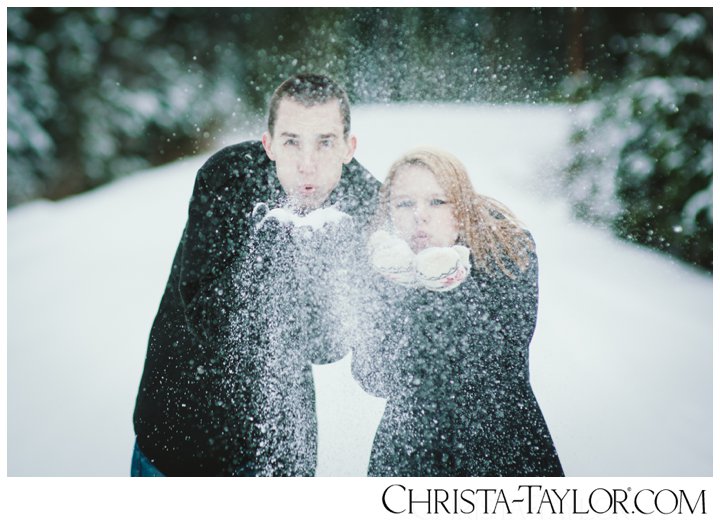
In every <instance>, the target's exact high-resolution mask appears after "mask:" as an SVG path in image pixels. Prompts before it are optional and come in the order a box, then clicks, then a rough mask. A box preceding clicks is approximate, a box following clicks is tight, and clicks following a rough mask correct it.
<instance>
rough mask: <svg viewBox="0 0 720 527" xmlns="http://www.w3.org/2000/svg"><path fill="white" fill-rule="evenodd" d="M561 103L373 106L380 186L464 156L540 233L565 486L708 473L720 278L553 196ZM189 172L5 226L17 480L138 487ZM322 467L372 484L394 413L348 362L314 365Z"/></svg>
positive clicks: (367, 160) (478, 177)
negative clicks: (381, 429) (441, 155)
mask: <svg viewBox="0 0 720 527" xmlns="http://www.w3.org/2000/svg"><path fill="white" fill-rule="evenodd" d="M568 117H569V116H568V110H567V109H565V108H563V107H555V108H553V107H514V108H489V107H481V106H463V107H451V106H437V107H427V106H425V107H419V106H412V105H408V106H400V105H397V106H389V107H361V108H357V109H356V110H355V113H354V114H353V118H354V122H353V128H354V131H355V132H356V133H357V134H358V136H359V140H360V146H359V148H358V152H357V157H358V159H359V160H360V161H361V162H362V163H364V164H365V165H366V166H367V167H368V168H369V169H371V170H372V171H373V172H374V173H375V174H376V175H378V176H380V177H382V176H384V172H385V170H386V169H387V167H388V166H389V164H390V163H391V161H393V160H394V159H395V158H396V157H398V156H399V154H401V153H402V152H403V151H404V150H406V149H408V148H411V147H413V146H416V145H419V144H426V145H435V146H439V147H443V148H446V149H448V150H450V151H452V152H453V153H455V154H456V155H457V156H458V157H459V158H460V159H461V160H462V161H463V162H464V163H465V164H466V166H468V168H469V169H470V171H471V173H472V174H473V177H474V181H475V184H476V188H477V190H478V191H480V192H482V193H484V194H488V195H491V196H493V197H496V198H498V199H500V200H501V201H504V202H505V203H506V204H507V205H508V206H510V208H511V209H513V210H514V211H515V212H516V213H517V214H518V215H519V216H520V217H521V218H522V219H523V220H524V221H525V223H526V224H527V226H528V227H529V228H530V230H531V231H532V232H533V234H534V236H535V239H536V241H537V244H538V253H539V258H540V288H541V293H540V312H539V318H538V328H537V331H536V334H535V338H534V340H533V344H532V347H531V378H532V381H533V386H534V388H535V392H536V394H537V396H538V399H539V401H540V404H541V407H542V408H543V411H544V413H545V416H546V419H547V421H548V424H549V426H550V429H551V431H552V433H553V436H554V438H555V442H556V445H557V448H558V451H559V454H560V457H561V460H562V461H563V464H564V466H565V469H566V472H567V473H568V475H573V476H584V475H594V476H604V475H614V476H654V475H665V476H683V475H692V476H707V475H711V473H712V280H711V278H710V277H708V276H706V275H704V274H701V273H699V272H697V271H695V270H693V269H691V268H690V267H688V266H686V265H683V264H680V263H678V262H676V261H674V260H672V259H669V258H667V257H664V256H662V255H658V254H656V253H652V252H650V251H647V250H644V249H641V248H638V247H635V246H631V245H628V244H625V243H623V242H620V241H617V240H615V239H613V238H612V237H611V236H609V235H608V234H606V233H604V232H602V231H600V230H598V229H595V228H591V227H588V226H584V225H580V224H577V223H575V222H573V221H571V220H570V219H569V216H568V213H567V210H566V207H565V206H564V205H563V203H562V202H561V201H560V200H558V199H554V198H552V197H550V196H551V194H552V192H553V189H556V190H557V188H556V185H555V184H553V183H552V181H553V180H552V178H551V174H552V171H553V170H556V169H557V164H558V162H559V160H561V159H562V155H563V146H562V145H563V141H564V138H565V136H566V134H567V127H568V123H569V119H568ZM206 158H207V155H203V156H201V157H199V158H194V159H190V160H186V161H183V162H180V163H175V164H173V165H169V166H166V167H161V168H159V169H157V170H153V171H149V172H148V173H147V174H144V175H136V176H133V177H130V178H127V179H125V180H122V181H120V182H118V183H116V184H113V185H111V186H107V187H105V188H102V189H99V190H98V191H95V192H92V193H89V194H86V195H83V196H79V197H76V198H71V199H68V200H65V201H63V202H60V203H55V204H51V203H44V202H37V203H31V204H29V205H26V206H24V207H21V208H18V209H15V210H13V211H12V212H10V213H9V215H8V473H9V474H10V475H125V474H127V473H128V467H129V459H130V450H131V447H132V442H133V433H132V423H131V416H132V409H133V405H134V399H135V394H136V391H137V385H138V382H139V378H140V373H141V369H142V364H143V359H144V355H145V347H146V344H147V336H148V332H149V329H150V325H151V323H152V319H153V317H154V315H155V311H156V309H157V305H158V302H159V299H160V296H161V294H162V291H163V288H164V286H165V280H166V279H167V274H168V272H169V267H170V262H171V260H172V257H173V254H174V251H175V248H176V245H177V241H178V239H179V237H180V233H181V231H182V227H183V225H184V222H185V217H186V208H187V200H188V198H189V196H190V193H191V190H192V184H193V180H194V175H195V171H196V170H197V168H199V166H200V165H201V164H202V163H203V161H204V160H205V159H206ZM314 371H315V374H316V379H317V392H318V418H319V426H320V452H319V465H318V474H319V475H363V474H364V470H365V465H366V463H367V458H368V455H369V450H370V445H371V442H372V436H373V433H374V427H375V425H376V424H377V422H378V420H379V418H380V415H381V414H382V407H383V402H382V401H381V400H379V399H375V398H372V397H370V396H368V395H366V394H365V393H363V392H362V391H361V390H360V388H358V387H357V386H356V385H355V384H354V383H353V382H352V380H351V378H350V373H349V358H346V359H344V360H343V361H341V362H339V363H336V364H334V365H329V366H321V367H315V370H314Z"/></svg>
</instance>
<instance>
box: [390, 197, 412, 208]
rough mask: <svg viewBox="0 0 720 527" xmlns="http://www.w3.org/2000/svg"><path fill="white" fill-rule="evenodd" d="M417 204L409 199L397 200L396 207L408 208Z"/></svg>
mask: <svg viewBox="0 0 720 527" xmlns="http://www.w3.org/2000/svg"><path fill="white" fill-rule="evenodd" d="M414 205H415V204H414V203H413V202H412V201H411V200H409V199H403V200H400V201H396V202H395V208H396V209H408V208H411V207H413V206H414Z"/></svg>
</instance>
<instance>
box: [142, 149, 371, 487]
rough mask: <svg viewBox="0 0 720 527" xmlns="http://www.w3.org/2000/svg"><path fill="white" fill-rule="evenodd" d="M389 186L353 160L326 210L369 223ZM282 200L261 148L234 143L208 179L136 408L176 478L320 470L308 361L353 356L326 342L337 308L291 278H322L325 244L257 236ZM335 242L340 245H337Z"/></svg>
mask: <svg viewBox="0 0 720 527" xmlns="http://www.w3.org/2000/svg"><path fill="white" fill-rule="evenodd" d="M378 187H379V183H378V182H377V181H376V180H375V179H374V178H373V177H372V176H371V175H370V174H369V173H368V172H367V171H366V170H365V169H364V168H363V167H362V166H361V165H360V164H359V163H357V161H355V160H353V161H352V162H351V163H349V164H348V165H345V166H344V167H343V175H342V177H341V180H340V183H339V184H338V186H337V187H336V189H335V190H334V191H333V192H332V194H331V195H330V197H329V198H328V200H327V203H326V204H328V205H329V204H335V205H336V206H337V207H338V208H339V209H340V210H342V211H344V212H346V213H348V214H350V215H351V216H353V217H354V219H355V223H354V225H355V227H356V228H359V227H360V226H362V225H364V224H365V223H366V222H367V220H368V218H369V217H370V215H371V214H372V212H373V207H374V204H375V201H376V194H377V189H378ZM285 198H286V196H285V193H284V192H283V190H282V188H281V187H280V185H279V182H278V181H277V176H276V175H275V164H274V163H273V162H271V161H270V160H269V159H268V158H267V156H266V154H265V152H264V149H263V148H262V145H261V144H260V142H258V141H249V142H245V143H241V144H238V145H233V146H230V147H227V148H225V149H223V150H221V151H220V152H218V153H216V154H215V155H213V156H212V157H211V158H210V159H209V160H208V161H207V162H206V163H205V164H204V165H203V167H202V168H201V169H200V170H199V171H198V174H197V178H196V181H195V188H194V190H193V195H192V198H191V200H190V205H189V212H188V221H187V224H186V226H185V229H184V231H183V235H182V238H181V240H180V244H179V246H178V249H177V252H176V254H175V259H174V261H173V264H172V269H171V272H170V277H169V279H168V283H167V286H166V288H165V293H164V295H163V298H162V300H161V302H160V307H159V309H158V313H157V315H156V318H155V321H154V323H153V326H152V330H151V332H150V338H149V344H148V351H147V357H146V359H145V367H144V371H143V374H142V378H141V381H140V388H139V391H138V395H137V400H136V405H135V412H134V426H135V433H136V435H137V441H138V444H139V446H140V449H141V450H142V452H143V453H144V454H145V455H146V456H147V457H148V458H149V459H150V461H151V462H152V463H153V464H154V465H155V466H156V467H157V468H158V469H159V470H160V471H161V472H163V473H164V474H166V475H182V476H212V475H313V474H314V470H315V456H316V442H317V440H316V437H317V427H316V417H315V404H314V403H315V398H314V388H313V381H312V372H311V367H310V364H311V362H314V363H322V362H328V361H332V360H337V359H338V358H340V356H342V354H343V353H344V351H342V350H340V351H339V350H338V349H336V348H333V347H332V345H334V344H335V342H334V341H332V339H331V338H329V337H322V336H319V335H318V334H317V332H316V330H317V329H318V323H317V320H316V318H315V315H317V314H318V313H319V312H321V311H322V308H323V307H326V306H321V305H320V304H318V302H319V301H318V300H317V298H315V297H312V298H311V297H308V295H307V294H306V293H307V291H308V289H297V288H298V285H299V284H304V283H305V282H302V281H301V282H298V280H296V279H294V278H295V277H297V276H298V275H299V274H300V273H302V272H303V271H307V270H308V269H316V266H314V265H313V260H312V258H313V255H314V254H316V253H317V251H319V250H320V249H321V248H322V247H323V246H325V245H327V244H326V243H324V242H325V241H328V240H321V239H313V240H310V242H308V243H309V244H310V245H311V246H312V244H315V251H313V250H307V249H303V250H299V249H298V248H297V247H296V246H295V245H294V244H293V243H292V239H291V238H290V237H289V236H288V232H287V229H283V228H282V227H280V226H279V225H277V224H272V223H270V224H268V226H266V227H265V228H263V229H261V230H260V231H259V232H258V233H255V229H254V222H253V219H252V217H251V215H252V211H253V207H254V206H255V204H257V203H258V202H264V203H267V204H268V206H269V207H270V208H272V207H275V206H277V205H278V204H279V203H281V202H282V201H283V200H284V199H285ZM330 236H331V238H332V237H333V236H335V237H338V236H340V234H339V232H338V231H337V230H336V232H333V233H331V235H330ZM337 242H338V240H337V239H336V240H329V243H330V244H332V245H333V249H334V248H335V244H336V243H337ZM306 245H307V244H306ZM288 253H289V254H288ZM321 258H322V256H321ZM322 273H323V272H322V271H317V272H316V273H315V274H314V277H315V281H317V280H321V279H322ZM278 276H279V277H280V278H277V277H278ZM276 278H277V279H276ZM308 283H310V284H313V283H315V282H313V280H310V281H309V282H308ZM293 288H295V289H293ZM288 298H289V299H294V300H293V301H292V307H294V308H296V309H297V310H298V311H300V312H302V314H303V316H302V317H300V318H297V317H296V318H293V317H292V316H290V320H289V321H287V320H282V317H287V316H288V314H289V313H291V311H289V310H288V309H287V308H286V307H284V306H286V305H287V299H288ZM313 324H314V325H313ZM280 333H282V335H281V336H282V339H280V338H279V337H278V335H279V334H280ZM282 342H294V344H293V346H292V347H293V349H292V350H287V349H284V350H283V349H281V348H282V345H281V344H280V343H282ZM279 361H280V362H279ZM280 363H281V365H282V367H275V366H278V365H279V364H280ZM273 374H274V375H275V377H273ZM299 445H304V446H303V447H302V448H300V447H299Z"/></svg>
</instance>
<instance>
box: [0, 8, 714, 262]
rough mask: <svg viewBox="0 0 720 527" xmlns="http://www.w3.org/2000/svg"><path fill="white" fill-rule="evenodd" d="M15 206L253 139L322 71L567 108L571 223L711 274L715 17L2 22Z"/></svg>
mask: <svg viewBox="0 0 720 527" xmlns="http://www.w3.org/2000/svg"><path fill="white" fill-rule="evenodd" d="M7 20H8V52H7V54H8V57H7V60H8V76H7V78H8V187H7V188H8V195H7V199H8V207H13V206H16V205H18V204H21V203H23V202H26V201H29V200H33V199H38V198H46V199H60V198H63V197H65V196H69V195H72V194H76V193H78V192H83V191H85V190H89V189H92V188H95V187H97V186H98V185H101V184H103V183H106V182H108V181H111V180H113V179H116V178H119V177H122V176H123V175H127V174H129V173H132V172H133V171H136V170H137V169H140V168H143V167H147V166H153V165H158V164H162V163H166V162H168V161H171V160H174V159H177V158H180V157H183V156H187V155H193V154H196V153H198V152H201V151H204V150H207V149H210V148H212V147H214V146H215V144H216V143H217V142H218V141H220V140H221V139H222V137H223V136H227V135H229V134H230V133H232V132H235V131H238V130H244V131H247V130H252V131H255V130H256V131H258V132H259V131H261V129H262V120H263V118H264V115H265V107H266V104H267V101H268V99H269V96H270V94H271V92H272V90H273V89H274V87H275V86H276V85H277V84H278V83H279V82H280V81H282V80H283V79H284V78H286V77H288V76H289V75H291V74H293V73H297V72H301V71H320V72H324V73H326V74H328V75H330V76H332V77H334V78H336V79H337V80H338V81H340V82H341V83H343V84H344V85H345V86H346V87H347V89H348V91H349V93H350V97H351V101H352V102H353V103H355V104H357V103H391V102H397V101H431V102H478V103H492V104H506V103H531V104H545V103H566V104H573V105H576V106H577V115H578V120H577V123H576V125H575V129H574V132H573V135H572V140H571V143H572V144H571V153H572V156H571V159H570V160H569V162H568V164H567V166H566V167H565V169H564V170H563V171H562V173H561V174H558V177H559V178H560V179H561V180H562V182H563V187H564V188H566V189H568V191H569V199H570V200H571V203H572V204H573V208H574V210H575V212H576V214H577V216H578V217H579V218H582V219H583V220H585V221H592V222H596V223H598V224H599V225H603V226H607V227H608V228H611V229H612V230H613V231H614V232H615V233H616V234H617V235H619V236H621V237H624V238H627V239H629V240H632V241H634V242H638V243H642V244H645V245H648V246H651V247H654V248H658V249H661V250H663V251H666V252H668V253H671V254H674V255H676V256H678V257H680V258H682V259H684V260H686V261H689V262H692V263H695V264H697V265H699V266H701V267H703V268H705V269H709V270H711V269H712V9H711V8H702V9H701V8H662V9H648V8H612V9H610V8H579V9H574V8H542V9H540V8H522V9H520V8H252V9H250V8H105V7H100V8H8V10H7Z"/></svg>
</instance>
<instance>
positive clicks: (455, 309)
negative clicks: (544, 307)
mask: <svg viewBox="0 0 720 527" xmlns="http://www.w3.org/2000/svg"><path fill="white" fill-rule="evenodd" d="M531 256H532V258H531V265H530V267H529V268H528V270H527V271H526V272H524V273H523V272H521V271H520V270H519V269H517V268H513V271H514V272H515V273H517V279H511V278H508V277H507V276H506V275H504V274H499V271H498V272H496V273H494V274H492V273H491V274H488V273H485V272H483V271H482V270H479V269H478V268H477V266H474V268H473V270H472V273H471V275H470V277H469V278H468V279H467V280H466V281H465V282H464V283H463V284H461V285H460V286H458V287H457V288H455V289H453V290H451V291H448V292H432V291H428V290H425V289H406V288H403V287H400V286H397V285H395V284H392V283H390V282H388V281H385V280H382V281H380V282H378V284H379V285H378V287H379V288H380V296H381V297H382V298H383V302H384V303H385V304H386V305H387V311H386V312H387V315H386V317H385V318H384V319H382V318H379V319H378V320H384V322H382V323H381V324H380V325H379V326H378V327H376V328H375V331H376V335H378V337H377V338H378V341H379V344H378V345H377V346H376V347H373V346H368V347H366V348H365V349H364V353H359V354H357V355H356V356H353V375H354V376H355V378H356V379H357V380H358V381H359V382H360V384H361V385H362V386H363V388H365V390H366V391H368V392H370V393H372V394H374V395H377V396H380V397H384V398H387V399H388V401H387V405H386V408H385V413H384V415H383V418H382V421H381V422H380V426H379V427H378V430H377V433H376V435H375V441H374V444H373V449H372V454H371V459H370V466H369V470H368V475H371V476H561V475H563V470H562V467H561V465H560V461H559V459H558V456H557V453H556V451H555V447H554V445H553V442H552V439H551V437H550V433H549V431H548V428H547V425H546V423H545V420H544V418H543V415H542V412H541V411H540V408H539V406H538V403H537V401H536V399H535V395H534V394H533V391H532V388H531V386H530V379H529V364H528V346H529V344H530V340H531V338H532V335H533V332H534V329H535V320H536V313H537V298H538V297H537V258H536V257H535V254H534V253H533V254H532V255H531Z"/></svg>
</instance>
